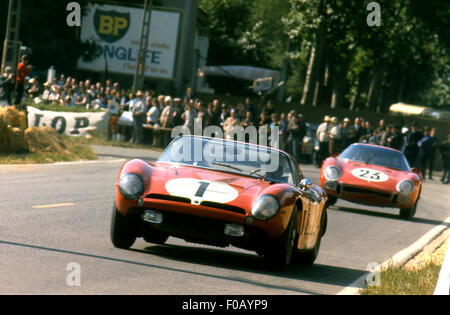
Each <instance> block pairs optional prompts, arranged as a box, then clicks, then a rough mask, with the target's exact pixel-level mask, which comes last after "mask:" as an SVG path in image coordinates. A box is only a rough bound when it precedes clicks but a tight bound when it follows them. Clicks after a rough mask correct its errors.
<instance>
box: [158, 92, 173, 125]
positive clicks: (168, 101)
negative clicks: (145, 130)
mask: <svg viewBox="0 0 450 315" xmlns="http://www.w3.org/2000/svg"><path fill="white" fill-rule="evenodd" d="M164 105H165V106H164V109H163V110H162V112H161V118H160V120H161V126H162V127H163V128H172V126H170V125H169V117H170V113H171V112H172V107H173V105H172V98H171V97H170V96H166V97H165V98H164Z"/></svg>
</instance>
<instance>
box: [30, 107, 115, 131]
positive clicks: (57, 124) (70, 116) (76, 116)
mask: <svg viewBox="0 0 450 315" xmlns="http://www.w3.org/2000/svg"><path fill="white" fill-rule="evenodd" d="M27 110H28V125H29V126H30V127H31V126H33V127H42V126H48V127H52V128H55V129H56V130H57V131H58V132H59V133H60V134H65V135H69V136H83V135H85V134H86V133H87V132H88V131H94V130H95V133H96V134H101V135H108V124H109V115H108V113H107V112H95V113H94V112H86V113H73V112H52V111H47V110H39V109H37V108H34V107H32V106H27Z"/></svg>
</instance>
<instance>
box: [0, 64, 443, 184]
mask: <svg viewBox="0 0 450 315" xmlns="http://www.w3.org/2000/svg"><path fill="white" fill-rule="evenodd" d="M10 72H11V71H10V69H6V71H5V74H4V75H3V76H2V77H1V78H0V81H1V80H6V78H10V77H11V73H10ZM25 86H26V89H25V92H26V93H25V97H27V98H30V99H32V100H34V101H35V102H43V103H49V104H53V105H60V106H70V107H83V108H86V109H91V108H94V109H99V108H101V109H104V110H106V111H108V112H109V114H110V122H109V137H110V138H111V139H122V140H125V139H126V141H130V142H137V143H142V142H147V143H150V144H152V145H160V146H162V147H164V146H166V145H167V144H168V141H170V132H167V131H170V130H171V129H172V128H174V127H175V126H180V125H182V126H184V127H187V128H188V129H189V130H190V131H191V133H194V122H198V121H200V122H201V127H202V129H204V128H206V127H207V126H211V125H213V126H220V128H222V130H223V136H224V137H225V138H227V139H231V138H233V136H234V135H235V134H236V132H235V131H236V128H237V127H239V126H242V127H244V128H247V127H249V126H255V127H256V128H259V127H267V128H266V130H267V132H268V138H269V141H271V135H270V130H271V128H270V127H273V126H276V127H278V132H279V135H278V136H279V137H278V139H279V142H278V143H277V145H278V146H279V147H280V149H282V150H285V151H287V152H289V153H291V154H292V155H293V156H294V157H295V158H296V159H297V160H299V161H300V160H301V155H302V148H303V139H304V137H305V135H307V133H308V128H311V127H310V126H311V125H310V124H307V123H306V122H304V121H303V116H302V114H300V113H298V112H297V111H296V110H291V111H289V112H288V113H278V111H277V110H276V109H275V105H274V103H273V102H272V101H271V100H268V101H267V102H266V103H265V104H264V105H263V106H258V105H257V104H254V103H252V100H251V99H250V98H246V99H245V101H244V102H242V103H237V104H227V103H225V102H221V101H220V100H218V99H215V100H213V101H212V102H208V103H205V102H203V101H202V100H199V99H196V98H195V96H194V95H193V93H192V90H191V89H190V88H188V89H187V91H186V93H185V95H184V96H182V97H175V98H173V97H172V96H170V95H152V93H151V92H150V91H149V90H146V91H137V93H135V94H133V93H130V92H128V91H127V90H125V89H123V88H121V87H120V84H119V83H118V82H112V81H111V80H106V82H105V84H102V83H100V82H95V83H94V82H91V81H90V80H89V79H87V80H84V81H83V80H77V79H76V78H72V77H65V76H64V75H61V76H60V77H59V78H54V79H53V81H52V82H45V83H44V84H42V86H41V85H40V84H39V82H38V81H37V79H36V78H32V79H30V80H29V81H28V85H25ZM0 94H1V93H0ZM0 96H1V95H0ZM7 96H9V97H10V95H7ZM6 103H7V102H6ZM3 104H4V103H1V104H0V105H3ZM123 112H130V113H131V116H132V123H133V128H131V132H130V130H129V129H128V128H124V127H122V126H121V125H120V124H119V117H120V116H121V114H122V113H123ZM200 118H201V120H199V119H200ZM144 125H145V126H146V127H147V128H145V129H146V131H145V133H144V129H143V126H144ZM260 129H261V128H260ZM310 133H311V132H310ZM314 133H315V134H314ZM125 134H127V136H126V137H125ZM313 136H315V137H316V139H317V141H318V144H319V148H318V152H317V158H316V163H317V165H318V166H320V165H321V164H322V162H323V160H324V159H325V158H326V157H328V156H331V155H334V154H337V153H339V152H341V151H342V150H344V149H345V148H346V147H348V146H349V145H351V144H352V143H355V142H366V143H371V144H377V145H381V146H386V147H391V148H394V149H397V150H400V151H402V152H403V153H404V154H405V156H406V158H407V160H408V162H409V164H410V165H411V167H416V168H419V169H420V170H421V171H422V174H423V176H424V178H425V177H426V175H427V171H428V178H429V179H432V176H433V168H434V160H435V157H436V153H437V151H438V149H439V151H440V152H441V154H442V158H443V161H444V166H445V169H446V170H447V171H445V172H444V176H443V177H442V181H443V182H445V183H448V182H449V180H450V172H449V171H448V169H449V165H448V164H449V143H450V137H449V139H448V141H445V142H444V143H441V144H439V142H438V139H437V138H436V130H435V128H429V127H424V128H420V127H419V126H418V124H417V123H413V124H412V125H411V126H409V128H408V127H401V126H399V125H391V124H387V123H386V122H385V120H384V119H382V120H380V121H379V122H378V124H377V125H372V123H371V122H370V121H369V120H366V119H364V118H362V117H356V118H355V119H354V120H353V122H351V121H350V119H349V118H344V119H343V120H342V121H339V120H338V118H337V117H330V116H328V115H327V116H325V117H324V121H323V123H321V124H320V125H318V127H317V129H316V130H315V132H313ZM269 143H271V142H269Z"/></svg>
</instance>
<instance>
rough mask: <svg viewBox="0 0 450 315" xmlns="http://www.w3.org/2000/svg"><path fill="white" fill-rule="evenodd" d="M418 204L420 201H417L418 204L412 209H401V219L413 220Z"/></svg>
mask: <svg viewBox="0 0 450 315" xmlns="http://www.w3.org/2000/svg"><path fill="white" fill-rule="evenodd" d="M417 202H418V200H416V202H415V203H414V205H413V206H412V207H411V208H403V209H400V214H399V216H400V218H402V219H405V220H408V219H411V218H412V217H413V216H414V215H415V214H416V210H417Z"/></svg>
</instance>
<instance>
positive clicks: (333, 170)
mask: <svg viewBox="0 0 450 315" xmlns="http://www.w3.org/2000/svg"><path fill="white" fill-rule="evenodd" d="M341 176H342V172H341V170H340V169H339V168H338V167H337V166H328V167H327V168H326V169H325V178H326V179H328V180H338V179H339V178H341Z"/></svg>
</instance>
